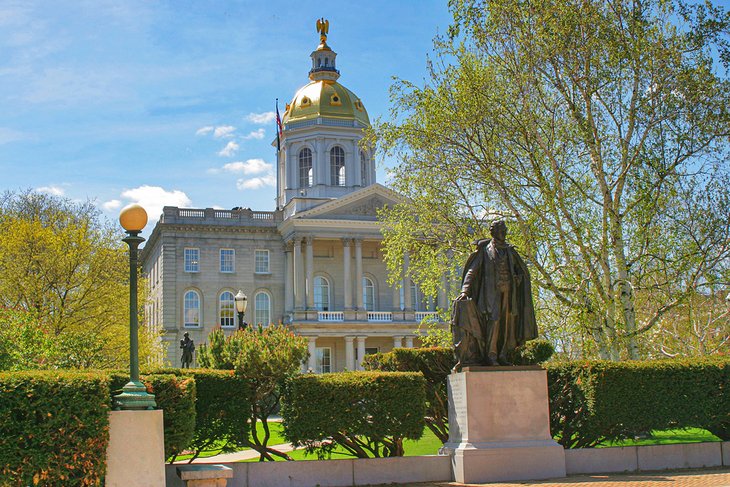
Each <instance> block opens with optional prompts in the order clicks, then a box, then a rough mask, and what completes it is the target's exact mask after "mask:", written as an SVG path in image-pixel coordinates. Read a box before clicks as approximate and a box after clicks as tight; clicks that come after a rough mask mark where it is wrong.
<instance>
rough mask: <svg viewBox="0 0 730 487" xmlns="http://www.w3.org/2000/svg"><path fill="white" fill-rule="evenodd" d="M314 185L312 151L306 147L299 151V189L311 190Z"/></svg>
mask: <svg viewBox="0 0 730 487" xmlns="http://www.w3.org/2000/svg"><path fill="white" fill-rule="evenodd" d="M313 183H314V181H313V177H312V151H311V149H309V148H307V147H305V148H304V149H302V150H300V151H299V187H300V188H311V187H312V185H313Z"/></svg>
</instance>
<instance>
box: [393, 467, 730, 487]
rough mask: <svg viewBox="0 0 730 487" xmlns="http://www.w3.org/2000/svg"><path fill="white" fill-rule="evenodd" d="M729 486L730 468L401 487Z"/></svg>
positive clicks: (405, 486)
mask: <svg viewBox="0 0 730 487" xmlns="http://www.w3.org/2000/svg"><path fill="white" fill-rule="evenodd" d="M466 486H469V487H492V486H493V487H530V486H534V487H563V486H568V487H633V486H637V487H730V469H728V468H723V469H706V470H679V471H667V472H643V473H636V474H611V475H580V476H575V477H568V478H564V479H552V480H542V481H524V482H496V483H489V484H457V483H455V482H436V483H425V484H406V485H401V486H399V487H466Z"/></svg>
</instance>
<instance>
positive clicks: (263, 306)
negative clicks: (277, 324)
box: [254, 291, 271, 326]
mask: <svg viewBox="0 0 730 487" xmlns="http://www.w3.org/2000/svg"><path fill="white" fill-rule="evenodd" d="M254 319H255V321H256V324H257V325H258V324H259V323H260V324H261V325H263V326H269V325H270V324H271V298H270V297H269V295H268V293H265V292H263V291H261V292H259V293H257V294H256V297H255V298H254Z"/></svg>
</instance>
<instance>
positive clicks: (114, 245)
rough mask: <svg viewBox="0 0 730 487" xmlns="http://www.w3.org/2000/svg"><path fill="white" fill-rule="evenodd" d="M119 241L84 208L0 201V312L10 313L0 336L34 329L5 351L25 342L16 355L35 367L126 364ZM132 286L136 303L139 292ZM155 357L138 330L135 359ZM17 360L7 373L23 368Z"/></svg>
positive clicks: (46, 198) (26, 196)
mask: <svg viewBox="0 0 730 487" xmlns="http://www.w3.org/2000/svg"><path fill="white" fill-rule="evenodd" d="M121 238H122V235H121V230H120V229H116V228H114V227H112V226H111V225H110V224H109V223H108V222H106V221H104V220H102V218H101V216H100V214H99V211H98V209H97V208H96V207H95V206H94V205H93V204H92V203H90V202H86V203H75V202H72V201H70V200H68V199H65V198H60V197H55V196H50V195H45V194H40V193H37V192H33V191H25V192H21V193H15V192H6V193H4V194H3V195H1V196H0V306H2V307H4V308H6V309H7V310H14V311H13V312H10V311H6V312H5V313H2V314H0V320H1V321H0V328H1V329H0V333H2V334H3V336H6V338H7V337H9V336H10V335H9V334H13V333H16V334H17V330H15V331H13V330H11V328H13V329H15V328H17V329H20V327H21V325H22V327H23V328H28V327H30V326H33V327H35V328H36V329H37V330H33V331H32V332H31V331H29V330H28V331H27V334H28V336H29V337H35V338H34V339H33V340H25V341H18V342H14V343H11V344H10V345H9V346H10V347H21V346H23V344H24V343H26V344H31V345H28V346H29V347H30V348H29V350H27V351H25V352H18V353H19V354H20V355H18V356H22V354H23V353H26V354H27V353H30V354H35V355H36V356H37V357H38V360H36V361H35V363H36V366H37V367H74V368H88V367H94V368H101V367H124V366H126V365H127V364H129V260H128V257H127V252H126V248H125V247H126V246H125V245H124V244H123V243H122V242H121ZM139 288H140V292H141V295H142V299H140V300H139V301H140V302H141V303H144V302H145V300H144V290H145V289H146V286H144V285H142V286H139ZM140 312H141V310H140ZM38 332H40V333H41V335H42V336H41V335H39V334H38ZM41 338H42V340H41ZM32 343H36V344H44V345H43V346H38V347H36V348H35V349H34V348H33V347H34V345H32ZM159 354H160V345H159V340H157V338H156V336H155V333H154V331H150V330H148V329H146V328H145V327H143V329H142V331H141V332H140V359H141V360H142V361H143V363H144V362H150V361H153V362H154V361H155V360H157V358H158V357H159ZM21 362H22V363H21ZM21 362H19V361H17V360H16V361H14V365H13V364H10V365H8V368H13V367H15V368H17V367H20V368H24V365H23V364H26V363H27V361H21Z"/></svg>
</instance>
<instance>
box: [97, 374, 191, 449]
mask: <svg viewBox="0 0 730 487" xmlns="http://www.w3.org/2000/svg"><path fill="white" fill-rule="evenodd" d="M110 379H111V393H112V395H114V394H116V393H117V392H119V390H120V389H121V388H122V387H124V384H126V383H127V382H129V375H125V374H121V373H112V374H110ZM140 380H141V381H142V382H143V383H144V384H145V386H147V391H148V392H151V393H153V394H154V395H155V401H156V402H157V408H158V409H162V411H163V418H164V419H163V425H164V429H165V458H170V457H174V456H176V455H178V454H179V453H180V452H182V451H183V450H184V449H185V448H186V447H187V446H188V444H189V443H190V442H191V440H192V439H193V434H194V432H195V396H196V392H195V391H196V387H195V385H196V384H195V380H194V379H193V378H192V377H185V376H178V375H175V374H149V375H142V376H140Z"/></svg>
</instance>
